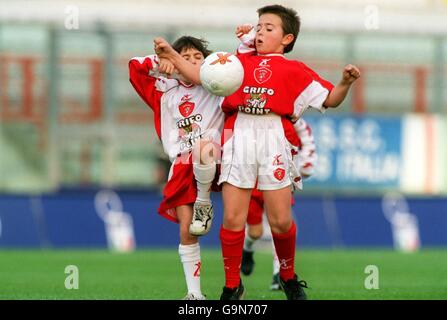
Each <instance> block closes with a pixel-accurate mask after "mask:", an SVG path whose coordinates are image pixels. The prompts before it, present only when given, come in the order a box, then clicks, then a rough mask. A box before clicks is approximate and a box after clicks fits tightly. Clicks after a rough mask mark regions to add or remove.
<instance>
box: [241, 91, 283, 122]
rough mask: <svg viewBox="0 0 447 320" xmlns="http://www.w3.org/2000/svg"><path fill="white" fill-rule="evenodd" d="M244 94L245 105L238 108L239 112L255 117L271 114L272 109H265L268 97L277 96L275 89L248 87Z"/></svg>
mask: <svg viewBox="0 0 447 320" xmlns="http://www.w3.org/2000/svg"><path fill="white" fill-rule="evenodd" d="M243 92H244V93H245V98H244V105H242V106H238V110H239V111H241V112H244V113H248V114H255V115H264V114H268V113H269V112H270V109H268V108H265V105H266V104H267V99H268V96H272V95H274V94H275V91H274V90H273V89H270V88H263V87H249V86H246V87H244V89H243Z"/></svg>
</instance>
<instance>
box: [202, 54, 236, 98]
mask: <svg viewBox="0 0 447 320" xmlns="http://www.w3.org/2000/svg"><path fill="white" fill-rule="evenodd" d="M243 80H244V68H243V67H242V64H241V62H240V61H239V59H238V58H237V57H236V56H235V55H234V54H232V53H228V52H214V53H212V54H210V55H209V56H208V57H206V59H205V60H204V61H203V63H202V66H201V67H200V81H201V82H202V86H203V87H204V88H205V89H206V90H208V91H209V92H210V93H212V94H214V95H216V96H221V97H226V96H229V95H231V94H233V93H234V92H236V90H237V89H239V87H240V86H241V84H242V81H243Z"/></svg>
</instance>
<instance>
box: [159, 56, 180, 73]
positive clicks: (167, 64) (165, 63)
mask: <svg viewBox="0 0 447 320" xmlns="http://www.w3.org/2000/svg"><path fill="white" fill-rule="evenodd" d="M158 70H159V71H160V73H164V74H167V75H168V76H172V75H173V74H174V73H175V72H176V70H175V66H174V64H173V63H172V62H171V61H170V60H168V59H166V58H160V64H159V66H158Z"/></svg>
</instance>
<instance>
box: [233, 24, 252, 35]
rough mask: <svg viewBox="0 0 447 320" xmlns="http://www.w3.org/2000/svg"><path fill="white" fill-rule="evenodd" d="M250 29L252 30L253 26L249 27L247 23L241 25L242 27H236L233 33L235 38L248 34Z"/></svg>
mask: <svg viewBox="0 0 447 320" xmlns="http://www.w3.org/2000/svg"><path fill="white" fill-rule="evenodd" d="M251 29H253V25H251V24H249V23H246V24H243V25H241V26H237V27H236V32H235V33H236V36H237V37H238V38H240V37H242V36H243V35H244V34H247V33H249V32H250V30H251Z"/></svg>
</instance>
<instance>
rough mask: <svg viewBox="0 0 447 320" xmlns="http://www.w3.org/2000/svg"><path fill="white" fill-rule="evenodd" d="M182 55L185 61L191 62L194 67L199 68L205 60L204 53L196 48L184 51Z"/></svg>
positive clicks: (181, 52)
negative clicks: (197, 66)
mask: <svg viewBox="0 0 447 320" xmlns="http://www.w3.org/2000/svg"><path fill="white" fill-rule="evenodd" d="M180 55H181V56H182V57H183V59H185V60H187V61H189V62H191V63H192V64H193V65H199V66H200V65H201V64H202V62H203V60H204V59H205V58H204V56H203V53H202V52H200V51H199V50H197V49H195V48H187V49H182V51H180Z"/></svg>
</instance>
